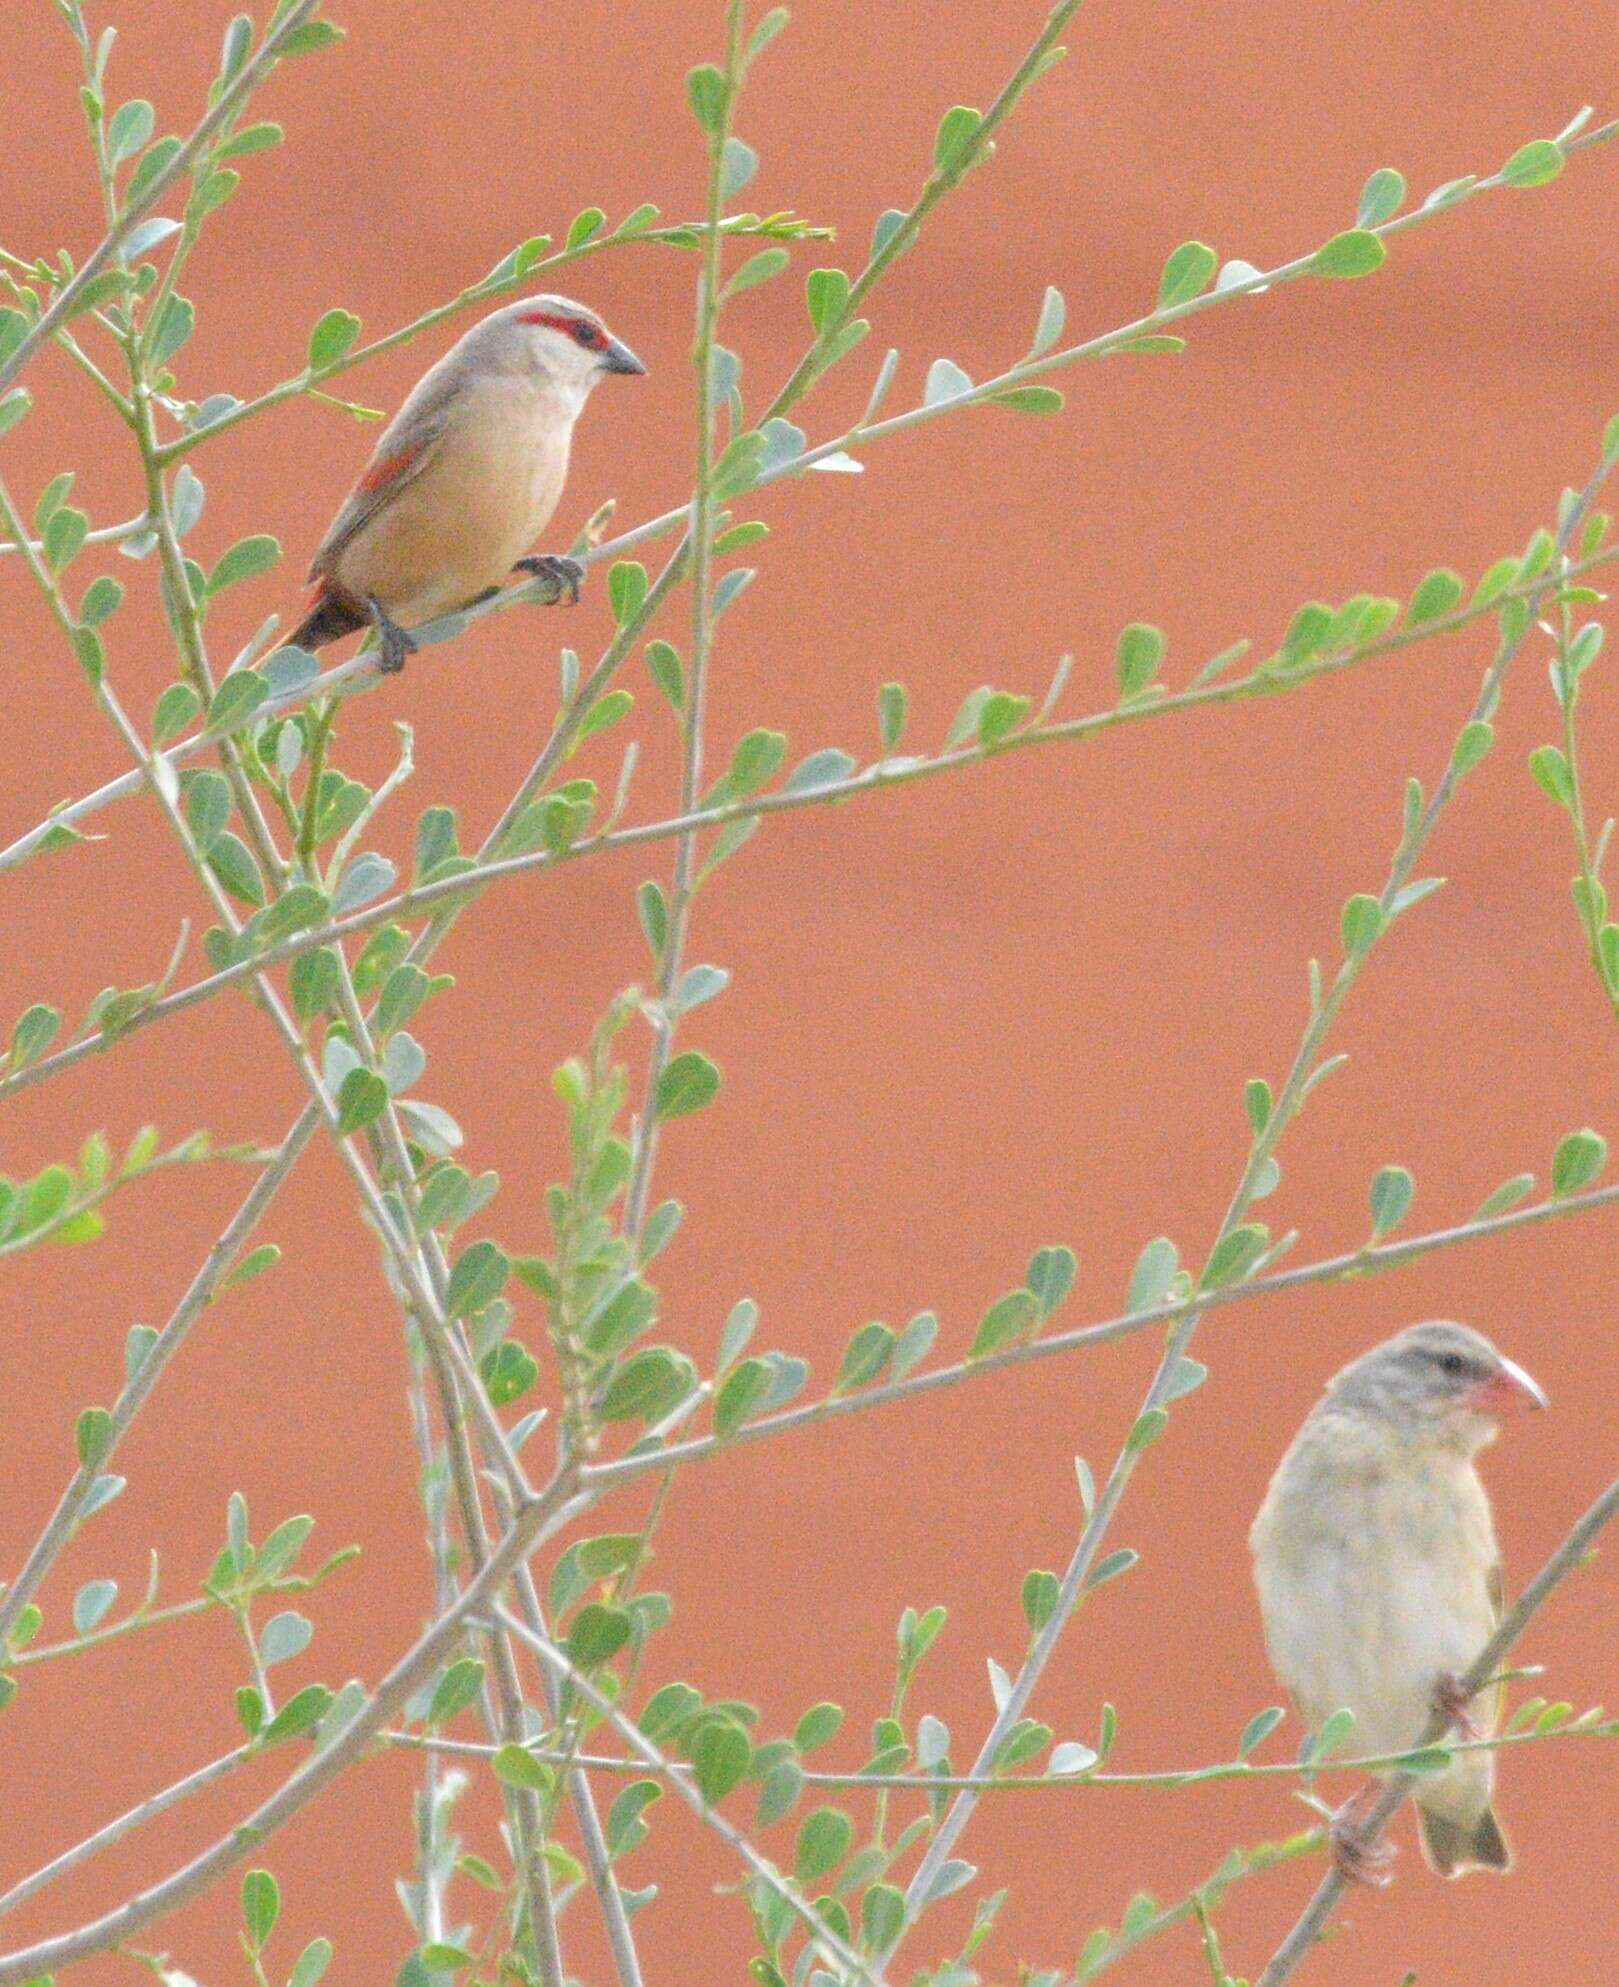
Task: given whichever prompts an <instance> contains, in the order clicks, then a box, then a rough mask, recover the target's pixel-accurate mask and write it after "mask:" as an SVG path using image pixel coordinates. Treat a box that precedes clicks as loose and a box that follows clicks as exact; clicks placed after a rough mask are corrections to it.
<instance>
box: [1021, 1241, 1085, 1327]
mask: <svg viewBox="0 0 1619 1987" xmlns="http://www.w3.org/2000/svg"><path fill="white" fill-rule="evenodd" d="M1078 1271H1079V1259H1078V1257H1077V1256H1075V1254H1074V1252H1073V1250H1072V1249H1068V1248H1063V1247H1061V1246H1059V1247H1056V1248H1048V1249H1036V1250H1035V1252H1034V1254H1033V1255H1032V1256H1031V1257H1030V1259H1029V1285H1028V1287H1029V1289H1030V1290H1031V1291H1033V1293H1034V1300H1035V1302H1036V1303H1037V1304H1038V1305H1039V1307H1040V1316H1041V1318H1042V1320H1044V1319H1046V1318H1049V1317H1050V1316H1051V1314H1052V1312H1053V1311H1055V1310H1056V1309H1057V1308H1058V1307H1059V1306H1060V1305H1061V1304H1062V1303H1063V1301H1064V1300H1065V1299H1066V1297H1067V1296H1068V1293H1069V1291H1070V1290H1072V1289H1073V1287H1074V1278H1075V1276H1076V1275H1077V1274H1078Z"/></svg>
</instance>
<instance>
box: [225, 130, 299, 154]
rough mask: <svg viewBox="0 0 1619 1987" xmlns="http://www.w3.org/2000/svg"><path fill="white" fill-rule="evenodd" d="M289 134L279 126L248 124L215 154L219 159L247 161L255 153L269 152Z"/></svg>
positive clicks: (226, 141)
mask: <svg viewBox="0 0 1619 1987" xmlns="http://www.w3.org/2000/svg"><path fill="white" fill-rule="evenodd" d="M286 135H287V134H286V133H285V132H284V131H283V130H282V128H281V126H280V125H279V124H270V123H263V124H248V125H244V126H243V128H242V129H241V130H240V131H238V132H237V133H236V135H235V137H234V138H227V139H226V140H225V142H224V144H222V145H221V146H220V148H219V150H218V151H217V152H216V153H215V154H214V157H215V158H218V159H245V158H247V157H249V156H250V155H251V154H252V153H254V152H268V151H269V150H270V149H271V148H272V147H273V146H276V145H279V144H280V143H281V140H282V139H283V138H284V137H285V136H286Z"/></svg>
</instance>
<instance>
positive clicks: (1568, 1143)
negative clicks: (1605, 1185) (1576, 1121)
mask: <svg viewBox="0 0 1619 1987" xmlns="http://www.w3.org/2000/svg"><path fill="white" fill-rule="evenodd" d="M1607 1163H1608V1141H1607V1140H1606V1139H1605V1138H1604V1137H1603V1136H1602V1134H1601V1133H1600V1132H1594V1131H1589V1130H1587V1131H1571V1132H1570V1133H1569V1135H1568V1137H1567V1138H1565V1139H1563V1140H1562V1142H1561V1143H1560V1144H1559V1145H1558V1148H1557V1151H1556V1153H1555V1154H1554V1155H1553V1157H1552V1199H1553V1200H1561V1199H1562V1197H1563V1196H1564V1195H1565V1194H1572V1193H1578V1192H1579V1190H1580V1188H1581V1187H1585V1186H1589V1185H1590V1183H1591V1182H1592V1181H1593V1180H1594V1179H1595V1178H1596V1177H1597V1175H1598V1174H1599V1173H1600V1172H1601V1171H1602V1169H1603V1167H1604V1166H1606V1165H1607Z"/></svg>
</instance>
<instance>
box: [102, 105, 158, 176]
mask: <svg viewBox="0 0 1619 1987" xmlns="http://www.w3.org/2000/svg"><path fill="white" fill-rule="evenodd" d="M156 123H157V114H156V112H155V111H154V110H153V109H152V106H151V105H150V104H149V103H147V102H145V101H144V99H142V98H139V97H137V98H135V99H134V101H133V102H131V103H126V104H120V105H119V107H118V108H117V110H115V111H114V112H113V114H112V116H111V117H110V118H109V119H108V121H107V162H108V164H109V165H112V166H121V165H122V164H123V163H124V161H125V160H126V159H132V158H133V157H134V156H135V154H136V153H137V152H138V151H139V150H140V149H141V147H142V146H143V145H144V144H145V143H146V141H147V140H148V139H149V138H150V137H151V135H152V131H153V129H154V127H155V125H156Z"/></svg>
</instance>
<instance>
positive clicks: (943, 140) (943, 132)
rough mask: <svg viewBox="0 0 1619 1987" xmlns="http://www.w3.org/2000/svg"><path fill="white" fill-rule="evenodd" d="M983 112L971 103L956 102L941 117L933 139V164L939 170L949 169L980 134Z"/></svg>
mask: <svg viewBox="0 0 1619 1987" xmlns="http://www.w3.org/2000/svg"><path fill="white" fill-rule="evenodd" d="M983 121H984V117H983V113H982V112H981V111H977V110H974V109H973V108H972V106H971V105H970V104H960V103H958V104H956V105H954V106H953V107H952V108H951V109H949V110H947V111H946V112H945V114H944V116H943V117H941V118H940V119H939V128H938V131H937V132H936V133H935V134H934V139H933V165H934V170H935V171H937V172H945V171H948V170H949V168H950V167H952V166H954V165H955V164H956V163H957V162H958V161H959V160H960V158H961V155H962V154H963V152H965V151H966V149H967V147H968V146H969V145H971V143H972V142H973V140H974V138H976V137H977V135H978V127H979V125H981V124H982V123H983Z"/></svg>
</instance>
